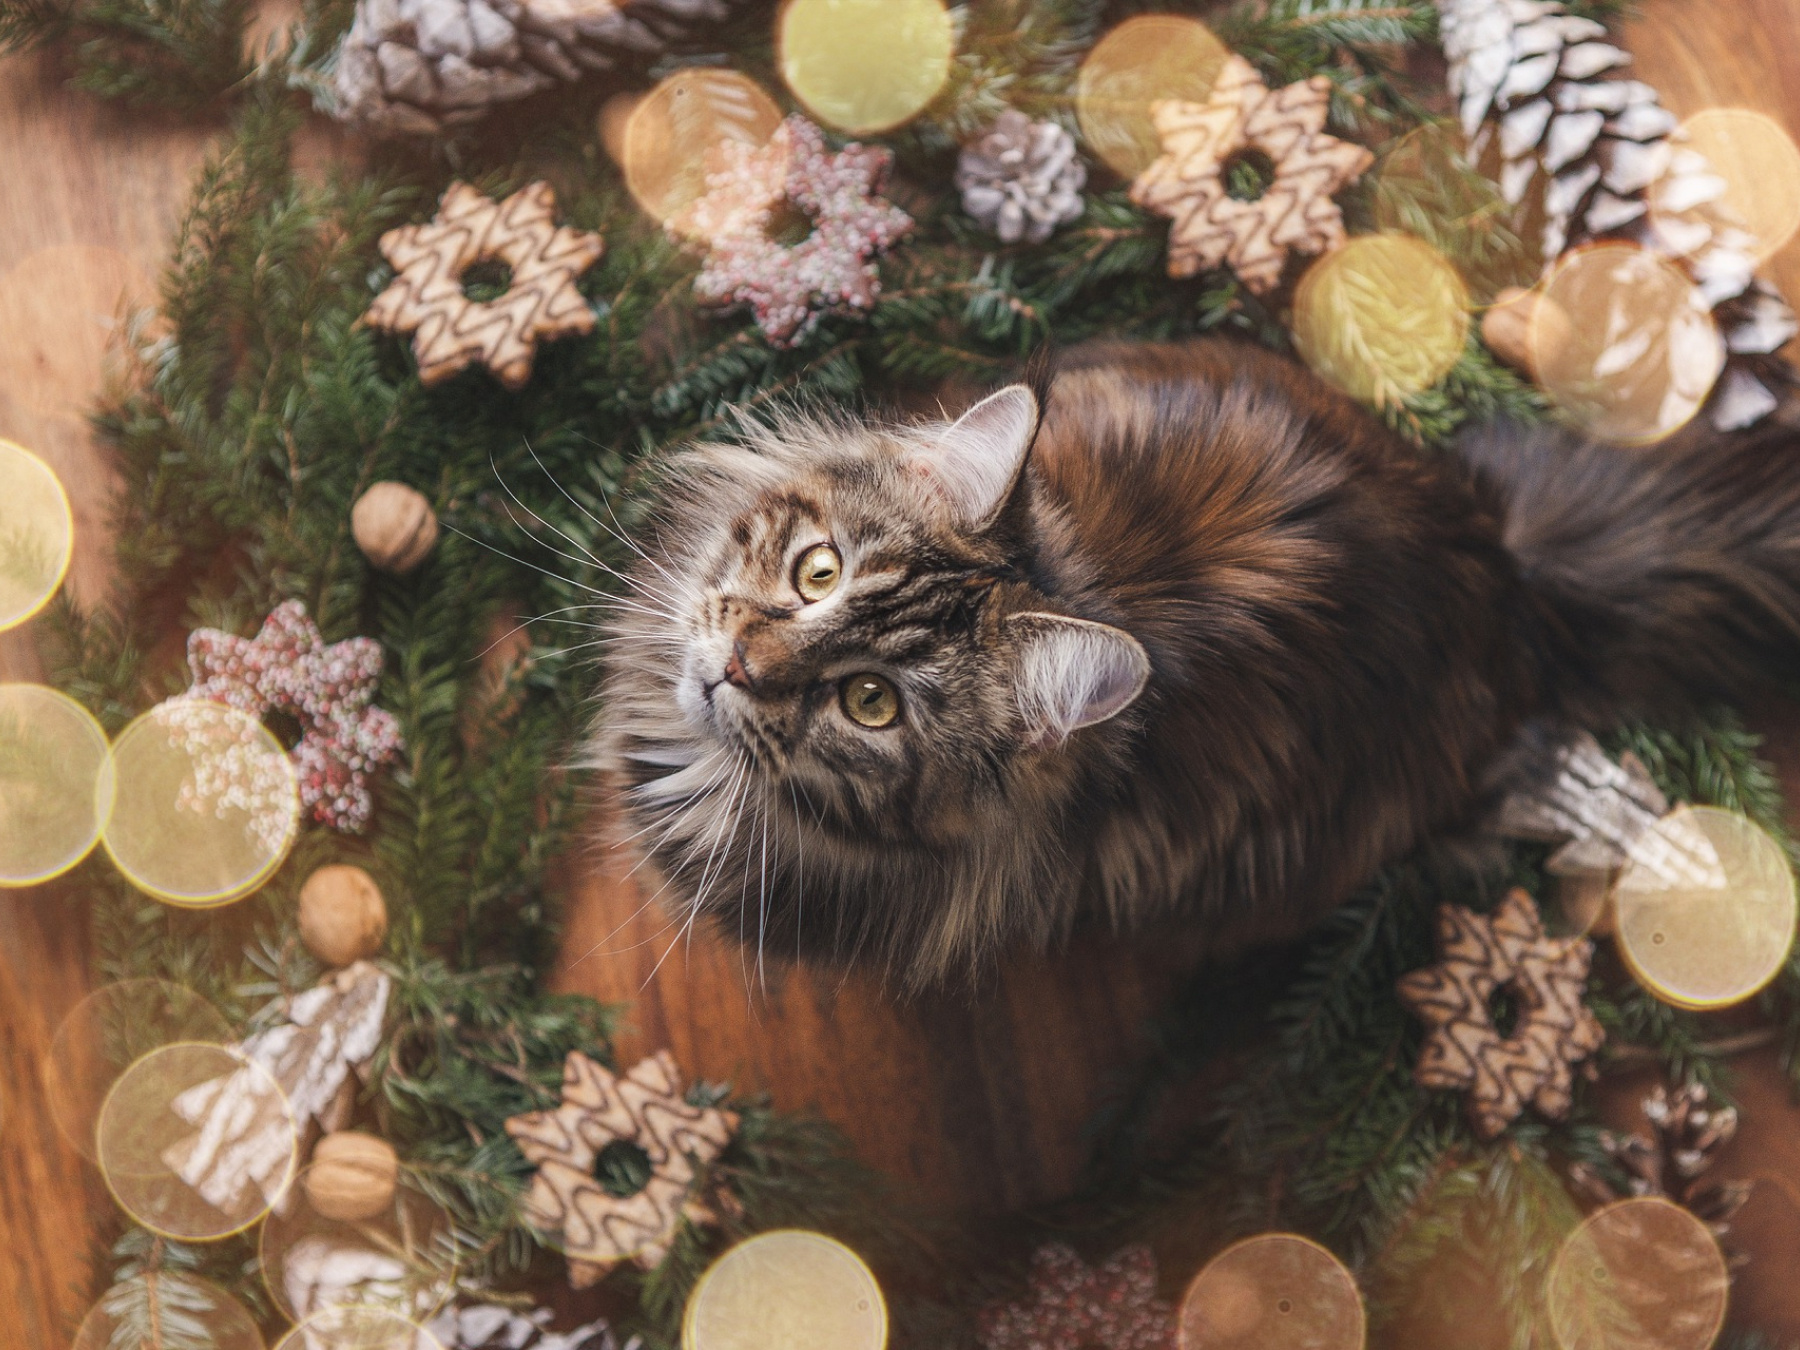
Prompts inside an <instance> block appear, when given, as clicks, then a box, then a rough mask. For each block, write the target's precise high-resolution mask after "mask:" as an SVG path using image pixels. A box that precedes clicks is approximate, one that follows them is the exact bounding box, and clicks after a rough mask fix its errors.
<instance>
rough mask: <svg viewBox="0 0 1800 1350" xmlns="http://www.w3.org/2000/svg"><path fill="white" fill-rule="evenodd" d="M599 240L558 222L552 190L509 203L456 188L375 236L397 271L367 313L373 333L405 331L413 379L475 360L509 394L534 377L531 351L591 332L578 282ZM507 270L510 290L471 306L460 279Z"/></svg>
mask: <svg viewBox="0 0 1800 1350" xmlns="http://www.w3.org/2000/svg"><path fill="white" fill-rule="evenodd" d="M605 247H606V242H605V241H604V240H603V239H601V237H600V236H599V235H597V234H590V233H587V232H585V231H582V230H572V229H569V228H568V227H566V226H558V225H557V224H556V196H555V194H554V193H553V192H552V191H551V190H550V185H549V184H548V183H533V184H531V185H530V186H529V187H524V188H521V189H520V190H519V191H517V192H515V193H513V195H512V196H510V197H508V198H507V199H506V200H505V201H500V202H496V201H493V200H492V199H490V198H488V197H484V196H482V194H481V193H479V192H477V191H476V190H475V189H474V188H472V187H470V186H469V185H468V184H467V183H452V184H451V185H450V187H449V190H448V191H446V192H445V193H444V196H443V200H442V201H441V202H440V203H439V204H438V213H437V215H436V216H435V217H434V218H433V219H431V220H430V221H427V222H426V223H425V224H423V225H403V226H401V227H400V228H399V229H395V230H389V231H388V232H387V233H386V234H384V235H382V236H381V252H382V255H383V256H384V257H386V258H387V260H388V261H389V262H390V263H392V264H393V266H394V270H395V271H396V272H397V273H398V274H399V275H397V276H396V277H395V278H394V279H393V281H392V282H390V283H389V284H388V288H387V289H386V290H384V291H383V292H382V293H381V294H380V295H378V296H376V297H375V302H374V303H373V304H371V305H370V306H369V309H368V312H367V313H365V314H364V315H363V322H364V323H366V324H368V325H369V326H370V327H371V328H377V329H380V330H381V331H383V332H388V333H411V334H412V335H413V353H414V355H416V356H417V357H418V361H419V379H420V381H421V382H422V383H424V384H427V385H432V384H437V383H439V382H440V381H443V380H447V379H449V378H450V377H451V376H452V375H455V374H456V373H457V372H458V371H461V370H463V369H465V368H467V367H468V366H470V365H473V364H475V363H477V362H479V363H480V364H481V365H484V366H486V367H487V368H488V369H489V370H491V371H492V372H493V373H494V376H495V378H497V379H498V380H499V381H500V383H502V384H504V385H505V386H506V387H507V388H508V389H518V388H521V387H522V386H523V385H524V383H525V381H526V380H528V379H529V378H531V362H532V358H533V357H534V356H535V355H536V352H537V344H538V343H539V342H541V341H544V340H545V339H548V338H558V337H568V336H571V335H574V334H579V333H591V332H593V330H594V311H593V310H592V309H591V308H590V307H589V305H588V302H587V300H586V299H585V298H584V297H583V296H582V294H581V292H580V291H578V290H576V289H575V279H576V278H577V277H579V276H580V275H581V274H582V273H583V272H585V271H587V269H588V268H590V267H592V266H593V265H594V263H595V262H596V261H598V260H599V257H600V254H601V252H602V251H603V250H604V249H605ZM483 262H500V263H504V264H506V266H507V267H509V268H511V269H512V280H511V284H510V286H509V287H508V288H507V290H506V292H505V293H504V294H502V295H500V296H498V297H496V298H495V299H492V300H471V299H470V298H469V297H468V296H467V295H466V294H464V292H463V277H464V274H465V273H467V272H468V270H469V269H470V268H472V267H474V266H475V265H476V264H477V263H483Z"/></svg>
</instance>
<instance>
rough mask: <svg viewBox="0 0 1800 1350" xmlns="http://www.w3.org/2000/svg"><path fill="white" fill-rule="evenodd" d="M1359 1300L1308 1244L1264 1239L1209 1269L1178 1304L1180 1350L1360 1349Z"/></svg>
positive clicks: (1229, 1252)
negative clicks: (1179, 1307)
mask: <svg viewBox="0 0 1800 1350" xmlns="http://www.w3.org/2000/svg"><path fill="white" fill-rule="evenodd" d="M1366 1330H1367V1317H1366V1315H1365V1313H1364V1311H1363V1302H1362V1295H1361V1294H1359V1293H1358V1292H1357V1288H1356V1281H1355V1279H1354V1278H1352V1276H1351V1274H1350V1272H1349V1271H1348V1270H1347V1269H1345V1267H1344V1264H1343V1262H1341V1261H1339V1260H1338V1259H1337V1257H1335V1256H1333V1255H1332V1254H1331V1253H1330V1252H1328V1251H1327V1250H1325V1248H1323V1247H1321V1246H1320V1245H1319V1244H1318V1243H1316V1242H1314V1241H1312V1240H1311V1239H1310V1238H1304V1237H1301V1236H1299V1235H1298V1234H1296V1233H1263V1234H1261V1235H1259V1236H1257V1237H1252V1238H1245V1239H1244V1240H1243V1241H1242V1242H1238V1243H1234V1244H1233V1245H1232V1246H1230V1247H1227V1248H1226V1249H1225V1250H1224V1251H1222V1252H1220V1253H1219V1254H1218V1255H1217V1256H1215V1257H1214V1258H1213V1259H1212V1260H1211V1261H1209V1262H1207V1263H1206V1265H1205V1267H1203V1268H1202V1269H1201V1271H1200V1273H1199V1274H1198V1275H1196V1276H1194V1279H1193V1282H1192V1283H1190V1284H1189V1285H1188V1287H1187V1292H1186V1293H1185V1294H1184V1295H1183V1296H1182V1299H1181V1310H1180V1313H1179V1317H1178V1320H1177V1323H1176V1330H1175V1344H1176V1346H1177V1347H1178V1350H1362V1346H1363V1342H1364V1337H1365V1333H1366Z"/></svg>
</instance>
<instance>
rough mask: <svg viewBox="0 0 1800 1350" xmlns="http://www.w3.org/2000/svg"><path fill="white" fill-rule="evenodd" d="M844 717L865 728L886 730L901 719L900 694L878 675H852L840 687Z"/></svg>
mask: <svg viewBox="0 0 1800 1350" xmlns="http://www.w3.org/2000/svg"><path fill="white" fill-rule="evenodd" d="M838 697H839V698H841V699H842V700H843V704H844V715H845V716H846V717H848V718H849V719H850V720H851V721H852V722H857V723H860V724H861V725H863V726H865V727H885V726H890V725H892V724H893V721H894V719H895V718H896V717H898V716H900V692H899V690H897V689H895V688H894V686H893V685H891V684H889V683H888V682H887V681H886V680H884V679H882V678H881V676H879V675H873V674H869V675H852V676H850V677H849V678H848V679H846V680H845V681H844V683H843V684H842V685H841V686H839V691H838Z"/></svg>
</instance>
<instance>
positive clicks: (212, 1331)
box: [70, 1271, 263, 1350]
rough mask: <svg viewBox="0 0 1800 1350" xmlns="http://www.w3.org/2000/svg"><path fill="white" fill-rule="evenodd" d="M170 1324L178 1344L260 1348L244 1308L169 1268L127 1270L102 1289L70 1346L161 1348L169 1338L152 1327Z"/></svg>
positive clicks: (81, 1349) (225, 1349)
mask: <svg viewBox="0 0 1800 1350" xmlns="http://www.w3.org/2000/svg"><path fill="white" fill-rule="evenodd" d="M140 1314H141V1316H139V1315H140ZM140 1323H141V1324H142V1329H141V1330H140V1327H139V1324H140ZM171 1324H173V1325H177V1326H180V1327H181V1328H182V1330H183V1332H184V1336H183V1339H182V1343H183V1344H187V1345H205V1346H207V1347H208V1350H263V1338H262V1332H260V1331H259V1330H257V1326H256V1319H255V1318H253V1317H252V1316H251V1315H250V1311H249V1309H247V1308H245V1307H244V1305H243V1304H242V1303H239V1302H238V1301H237V1300H236V1299H235V1298H233V1297H232V1296H231V1295H230V1294H228V1293H226V1292H225V1291H224V1290H223V1289H221V1288H219V1287H218V1286H217V1285H216V1284H213V1283H211V1282H210V1281H207V1280H202V1279H198V1278H196V1277H195V1276H193V1275H188V1274H185V1273H180V1272H171V1271H153V1272H148V1273H146V1274H143V1275H133V1276H132V1277H131V1278H129V1279H126V1280H121V1281H119V1283H117V1284H115V1285H114V1286H113V1287H112V1288H111V1289H109V1290H107V1291H106V1294H105V1295H104V1296H103V1297H102V1298H101V1300H100V1301H99V1302H98V1303H96V1304H95V1305H94V1306H93V1307H92V1308H90V1309H89V1310H88V1315H87V1316H86V1317H84V1318H82V1319H81V1326H80V1328H79V1329H78V1330H77V1331H76V1333H75V1341H74V1344H73V1345H72V1346H70V1350H164V1347H165V1346H166V1345H168V1344H169V1343H170V1342H169V1341H166V1340H163V1339H159V1338H156V1336H155V1332H154V1330H153V1329H154V1328H156V1327H159V1326H167V1325H171ZM145 1332H148V1333H149V1334H144V1333H145Z"/></svg>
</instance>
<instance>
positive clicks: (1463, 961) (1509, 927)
mask: <svg viewBox="0 0 1800 1350" xmlns="http://www.w3.org/2000/svg"><path fill="white" fill-rule="evenodd" d="M1437 924H1438V931H1437V939H1438V958H1439V959H1438V962H1437V964H1436V965H1433V966H1426V967H1425V968H1424V969H1422V970H1415V971H1413V972H1412V973H1411V974H1409V975H1406V976H1403V977H1402V978H1401V980H1400V984H1399V994H1400V1001H1401V1002H1402V1003H1404V1004H1405V1005H1406V1006H1407V1007H1408V1008H1410V1009H1411V1010H1412V1012H1413V1014H1414V1015H1415V1016H1417V1017H1418V1019H1419V1020H1420V1021H1421V1022H1423V1023H1425V1025H1426V1026H1427V1027H1428V1028H1430V1034H1428V1035H1427V1036H1426V1037H1425V1043H1424V1045H1422V1046H1421V1047H1420V1048H1419V1062H1418V1064H1417V1065H1416V1066H1415V1067H1414V1069H1413V1078H1414V1080H1415V1081H1416V1082H1417V1083H1418V1084H1419V1085H1420V1086H1421V1087H1432V1088H1461V1089H1463V1090H1465V1091H1467V1093H1468V1094H1469V1095H1468V1113H1469V1119H1470V1121H1471V1123H1472V1124H1473V1125H1474V1126H1475V1132H1476V1133H1477V1134H1478V1135H1480V1136H1481V1137H1482V1138H1483V1139H1492V1138H1494V1137H1495V1136H1496V1135H1498V1134H1499V1133H1500V1131H1502V1130H1503V1129H1505V1128H1506V1126H1507V1124H1508V1122H1510V1121H1511V1120H1513V1119H1514V1118H1515V1117H1516V1116H1517V1115H1518V1114H1519V1113H1520V1112H1521V1111H1523V1110H1524V1109H1525V1106H1526V1104H1527V1103H1530V1104H1531V1105H1532V1106H1535V1107H1536V1108H1537V1109H1538V1110H1539V1111H1540V1112H1542V1113H1543V1114H1544V1115H1546V1116H1549V1117H1551V1118H1552V1119H1559V1118H1561V1117H1562V1116H1565V1115H1567V1114H1568V1112H1569V1107H1570V1105H1571V1104H1572V1094H1571V1089H1572V1087H1573V1083H1574V1067H1573V1066H1574V1065H1575V1064H1576V1063H1578V1062H1579V1061H1581V1060H1583V1059H1586V1058H1587V1057H1588V1056H1589V1055H1591V1054H1593V1053H1594V1052H1595V1051H1596V1050H1598V1049H1599V1048H1600V1045H1601V1043H1602V1042H1603V1041H1604V1040H1605V1039H1606V1033H1605V1032H1604V1031H1603V1030H1602V1029H1601V1026H1600V1022H1599V1020H1598V1019H1597V1018H1596V1017H1595V1016H1594V1014H1593V1013H1592V1012H1590V1011H1589V1010H1588V1008H1587V1007H1586V1006H1585V1005H1584V1004H1583V1003H1582V991H1583V989H1584V988H1585V986H1586V983H1587V973H1588V963H1589V962H1590V961H1591V960H1592V959H1593V954H1594V944H1593V943H1592V942H1590V941H1588V940H1587V939H1586V938H1584V937H1567V938H1553V937H1547V936H1545V934H1544V926H1543V923H1542V921H1541V920H1540V919H1539V918H1538V911H1537V905H1536V904H1535V903H1533V901H1532V899H1531V897H1530V896H1529V895H1527V894H1526V893H1525V892H1524V891H1522V890H1518V889H1514V890H1512V891H1510V892H1508V893H1507V896H1506V898H1505V899H1504V900H1502V901H1501V902H1500V907H1499V908H1498V909H1496V910H1495V911H1494V912H1493V913H1492V914H1491V915H1483V914H1476V913H1474V912H1472V911H1470V910H1467V909H1464V908H1462V906H1460V905H1444V906H1443V907H1442V908H1440V909H1439V910H1438V919H1437ZM1502 990H1505V991H1506V992H1507V993H1508V994H1509V995H1510V996H1511V998H1512V1001H1513V1004H1514V1006H1515V1011H1516V1020H1515V1022H1514V1025H1513V1027H1512V1029H1511V1034H1510V1035H1503V1034H1502V1032H1501V1030H1500V1028H1499V1027H1497V1026H1496V1025H1495V1019H1494V1009H1493V1000H1494V998H1495V996H1496V995H1497V994H1498V993H1499V992H1500V991H1502Z"/></svg>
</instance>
